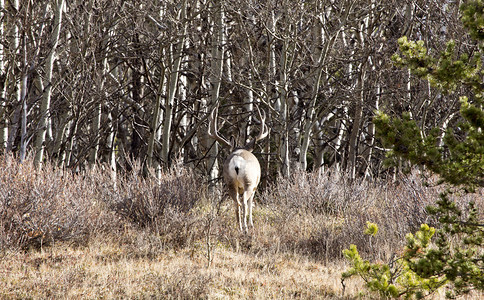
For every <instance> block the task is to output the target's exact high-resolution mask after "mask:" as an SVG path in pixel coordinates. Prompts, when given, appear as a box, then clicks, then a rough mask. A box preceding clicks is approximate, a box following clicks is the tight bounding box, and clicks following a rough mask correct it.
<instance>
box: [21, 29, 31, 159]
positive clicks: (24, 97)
mask: <svg viewBox="0 0 484 300" xmlns="http://www.w3.org/2000/svg"><path fill="white" fill-rule="evenodd" d="M23 65H24V73H23V74H22V82H21V85H20V86H21V88H20V101H21V104H22V106H21V127H20V155H19V159H20V162H23V161H24V159H25V157H26V156H27V146H28V142H29V141H28V140H27V117H28V109H27V90H28V78H29V72H30V67H29V65H28V61H27V38H26V36H25V35H24V36H23Z"/></svg>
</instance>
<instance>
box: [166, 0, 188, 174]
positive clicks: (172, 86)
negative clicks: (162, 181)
mask: <svg viewBox="0 0 484 300" xmlns="http://www.w3.org/2000/svg"><path fill="white" fill-rule="evenodd" d="M186 16H187V2H186V0H183V1H182V3H181V7H180V15H179V18H178V20H182V22H183V24H182V32H181V34H180V37H179V40H178V42H177V44H176V45H171V49H170V51H172V58H173V60H174V61H173V64H172V67H171V73H170V75H169V76H168V78H169V80H168V96H167V98H166V101H165V117H164V118H163V135H162V139H163V141H162V148H161V159H162V161H163V163H164V164H165V166H168V164H169V157H168V154H169V150H170V132H171V125H172V123H173V105H174V103H175V95H176V91H177V87H178V79H179V77H180V71H181V70H180V66H181V61H182V58H183V46H184V44H185V38H186V34H187V22H186Z"/></svg>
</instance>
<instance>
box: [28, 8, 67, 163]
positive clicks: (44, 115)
mask: <svg viewBox="0 0 484 300" xmlns="http://www.w3.org/2000/svg"><path fill="white" fill-rule="evenodd" d="M55 4H56V5H55V6H54V7H55V11H54V24H53V25H54V26H53V31H52V36H51V40H50V41H51V45H52V46H51V49H50V52H49V55H48V56H47V59H46V62H45V70H46V72H45V73H46V75H45V81H46V87H45V89H44V93H43V95H42V104H41V107H40V122H39V132H38V133H37V136H36V140H35V151H36V154H35V159H34V165H35V166H36V167H39V166H40V165H41V164H42V160H43V156H44V147H45V145H44V142H45V135H46V133H47V129H48V124H49V122H50V121H49V119H50V98H51V95H52V70H53V67H54V60H55V53H56V48H57V44H58V42H59V36H60V29H61V24H62V10H63V6H64V0H57V1H56V3H55Z"/></svg>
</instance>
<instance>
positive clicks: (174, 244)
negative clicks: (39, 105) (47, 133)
mask: <svg viewBox="0 0 484 300" xmlns="http://www.w3.org/2000/svg"><path fill="white" fill-rule="evenodd" d="M138 174H139V169H137V168H135V169H134V170H133V171H132V172H131V173H127V174H124V175H119V176H118V177H117V178H116V180H113V179H112V177H111V174H110V173H109V172H108V171H104V170H103V168H102V166H100V167H99V168H96V169H95V170H90V171H86V172H83V173H81V174H76V175H75V174H72V173H71V172H70V171H66V170H62V169H58V168H54V167H53V166H50V165H45V166H43V168H42V170H37V169H34V168H33V165H32V162H31V161H30V160H28V161H26V162H24V163H23V164H19V163H18V162H17V161H16V160H15V159H13V158H11V157H3V158H0V298H2V299H59V298H60V299H63V298H64V299H100V298H103V299H113V298H115V299H116V298H118V299H121V298H131V299H145V298H155V299H194V298H196V299H200V298H202V299H205V298H208V299H360V298H363V299H374V298H375V297H376V296H377V295H375V294H371V293H369V292H368V291H367V290H366V289H365V288H364V283H363V281H361V280H359V279H353V280H348V281H346V282H345V283H344V289H343V285H342V283H341V273H342V272H343V271H344V270H345V269H346V268H347V264H346V262H345V260H344V258H343V257H342V253H341V251H342V249H344V248H347V247H349V245H350V244H355V245H357V247H358V250H359V252H360V254H361V255H362V256H364V257H365V258H367V259H370V260H372V261H384V262H387V261H389V260H391V259H392V258H393V257H395V256H398V255H399V254H401V251H402V246H403V242H404V237H405V235H406V234H407V233H408V232H414V231H416V230H417V228H418V227H419V226H420V224H421V223H429V224H431V225H432V223H433V222H434V220H432V219H431V218H430V217H429V216H428V215H427V213H426V212H425V210H424V207H425V206H426V205H429V204H432V203H433V202H434V201H436V200H437V198H438V194H439V190H440V189H442V188H441V187H427V186H425V185H423V184H422V182H424V181H425V180H422V178H421V177H420V176H418V175H416V172H415V173H412V174H409V175H406V176H402V177H401V178H400V179H399V180H398V181H397V182H391V181H383V180H375V181H364V180H357V181H353V182H351V181H350V180H348V178H347V177H346V176H344V175H342V174H340V173H338V172H334V171H330V172H326V173H323V174H316V173H295V174H293V175H292V176H291V177H290V178H287V179H284V178H280V179H278V180H277V181H276V182H275V183H273V184H270V185H268V186H267V187H266V188H265V189H261V190H259V191H258V192H257V194H256V205H255V208H254V223H255V228H254V229H253V230H252V231H251V232H250V234H249V235H243V234H241V233H239V232H238V230H237V228H236V224H235V216H234V215H235V213H234V208H233V203H232V200H230V199H229V198H228V197H226V196H225V195H224V193H223V189H222V187H220V186H215V187H210V188H209V187H208V186H207V185H206V183H205V182H204V181H203V179H201V178H199V177H198V176H197V175H195V174H193V173H192V172H190V171H189V170H187V169H184V168H182V167H177V168H174V169H172V170H169V171H167V172H165V173H164V174H163V175H162V177H161V178H160V179H159V180H155V179H153V178H151V177H148V178H141V177H140V176H138ZM427 180H428V181H430V182H431V181H432V179H431V178H430V179H429V178H427ZM459 197H460V203H461V205H465V204H466V203H467V202H469V201H470V200H473V201H476V202H477V204H478V206H479V207H480V208H481V209H483V208H484V200H483V197H482V192H481V193H480V194H473V195H459ZM367 221H370V222H374V223H377V224H378V226H379V229H380V230H379V232H378V234H377V236H375V237H369V236H367V235H364V234H363V230H364V228H365V226H366V222H367ZM443 294H444V293H443V292H442V294H437V295H434V296H435V298H440V297H442V295H443ZM478 296H480V295H476V294H471V295H469V296H467V298H468V299H473V298H477V297H478Z"/></svg>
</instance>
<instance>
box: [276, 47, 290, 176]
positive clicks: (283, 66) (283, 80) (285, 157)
mask: <svg viewBox="0 0 484 300" xmlns="http://www.w3.org/2000/svg"><path fill="white" fill-rule="evenodd" d="M283 45H284V46H283V47H282V53H281V60H280V72H281V73H280V76H279V80H280V83H279V88H278V90H279V101H280V108H279V112H280V116H281V122H282V140H281V158H282V170H281V171H282V176H284V177H289V175H290V174H291V173H290V167H291V161H290V158H289V126H288V124H287V122H288V107H287V72H286V70H287V54H288V53H287V51H288V41H287V40H284V42H283Z"/></svg>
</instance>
